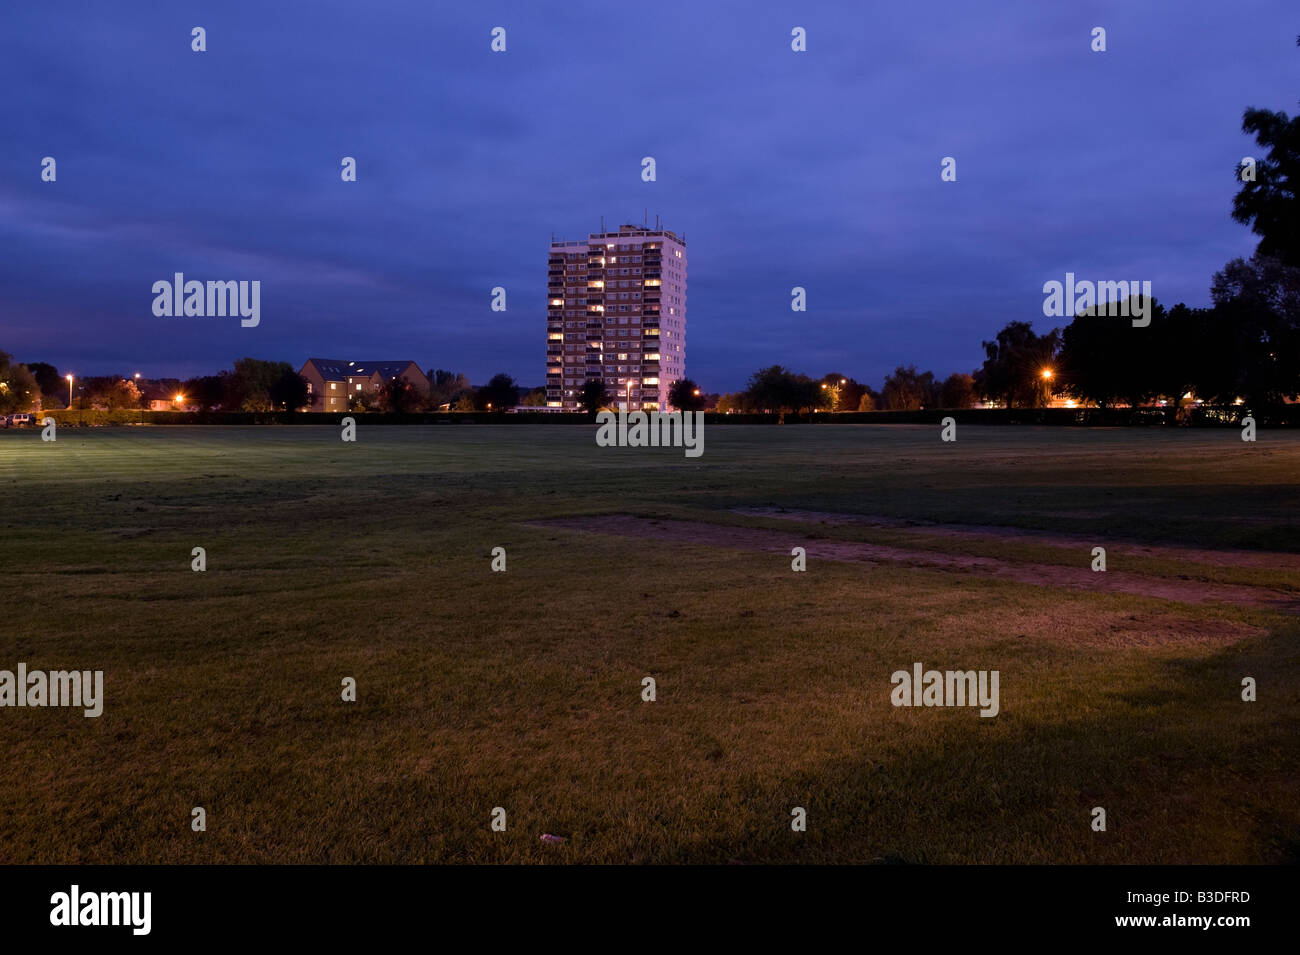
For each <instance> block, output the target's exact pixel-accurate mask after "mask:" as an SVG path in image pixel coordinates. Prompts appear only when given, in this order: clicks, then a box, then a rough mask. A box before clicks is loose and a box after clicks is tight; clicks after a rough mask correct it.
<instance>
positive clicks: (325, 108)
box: [0, 0, 1300, 391]
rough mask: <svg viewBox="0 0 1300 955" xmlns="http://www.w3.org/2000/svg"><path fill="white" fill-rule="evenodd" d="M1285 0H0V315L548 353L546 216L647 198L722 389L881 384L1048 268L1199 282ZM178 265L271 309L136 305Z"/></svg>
mask: <svg viewBox="0 0 1300 955" xmlns="http://www.w3.org/2000/svg"><path fill="white" fill-rule="evenodd" d="M119 7H121V9H119ZM1298 12H1300V10H1297V7H1296V4H1295V3H1294V0H1285V2H1284V0H1276V2H1250V0H1246V2H1242V3H1225V2H1223V0H1180V2H1172V0H1171V2H1164V3H1142V2H1134V0H1124V2H1114V3H1092V2H1071V3H1068V4H1056V3H1045V2H1043V0H1011V2H1006V0H1002V2H992V3H987V4H986V3H972V2H970V0H945V2H910V3H896V4H877V3H871V4H866V3H853V4H850V3H846V2H843V0H841V2H838V3H815V2H807V0H800V2H786V3H770V2H743V3H740V2H737V3H718V2H712V0H708V2H706V0H688V2H660V0H655V2H652V3H634V2H604V3H587V2H569V3H564V4H558V3H541V2H537V0H532V2H527V3H491V2H487V3H459V4H451V3H431V2H429V0H411V2H391V0H389V2H380V0H375V2H369V3H363V2H357V3H351V2H348V3H344V2H337V0H313V2H311V3H282V2H272V0H258V2H253V3H248V2H242V0H223V2H221V3H215V2H214V3H187V2H166V3H163V2H158V3H144V2H133V3H127V4H122V5H118V4H109V3H104V2H95V3H76V4H74V3H62V2H58V0H50V2H42V3H18V2H14V3H6V4H4V7H3V11H2V12H0V82H2V83H3V89H4V95H3V96H2V97H0V120H2V125H3V136H2V137H0V349H3V350H5V351H8V352H11V353H13V354H15V355H16V356H17V358H18V359H19V360H23V361H42V360H43V361H49V362H52V363H53V364H55V365H57V366H58V367H59V369H60V370H61V371H64V372H67V371H72V372H75V373H77V374H80V375H89V374H109V373H122V374H131V373H133V372H136V371H139V372H141V373H143V374H145V375H146V376H162V375H175V376H179V377H186V376H188V375H192V374H201V373H211V372H215V371H216V370H218V369H220V368H225V367H229V366H230V364H231V363H232V362H233V360H234V359H236V358H239V357H242V356H244V355H252V356H255V357H259V358H268V359H276V360H284V361H289V362H292V363H293V364H294V365H295V367H296V366H298V365H299V364H301V363H302V361H303V360H304V359H306V358H307V357H308V356H327V357H338V358H358V359H406V358H410V359H413V360H415V361H416V362H418V363H419V364H420V366H421V367H422V368H426V369H427V368H429V367H431V366H432V367H440V368H449V369H454V370H457V371H462V372H465V373H466V374H468V375H469V376H470V378H471V379H472V380H473V381H475V382H476V383H482V382H484V381H486V380H487V378H488V377H490V376H491V375H492V374H493V373H495V372H498V371H505V372H507V373H509V374H511V375H513V376H515V377H516V378H517V379H518V380H519V381H520V382H521V383H522V384H525V385H530V386H534V385H540V384H542V383H543V381H544V380H545V370H544V353H545V343H544V338H545V308H546V256H547V246H548V243H549V241H550V239H551V236H552V233H554V234H556V235H557V236H560V237H566V238H569V239H579V238H585V236H586V235H587V233H588V232H591V231H596V230H597V229H598V228H599V226H600V217H601V216H602V215H603V216H604V217H605V224H606V226H607V227H611V228H613V227H616V226H617V225H618V224H619V223H622V222H638V223H639V222H641V221H642V220H643V218H644V217H645V216H646V210H648V215H649V221H650V223H651V224H653V222H654V218H655V216H656V215H659V216H660V217H661V219H662V221H663V223H664V224H665V225H666V226H667V227H668V228H671V229H674V230H675V231H677V232H678V233H679V234H682V233H684V234H685V238H686V242H687V249H688V259H689V274H688V282H689V290H688V299H687V320H688V329H687V345H688V358H687V373H688V374H689V375H690V376H691V377H693V378H695V379H697V380H698V381H699V382H700V383H701V385H703V386H704V387H705V388H706V389H708V390H711V391H730V390H735V389H738V388H740V387H742V386H743V385H744V382H745V379H746V378H747V377H748V375H749V374H750V372H752V371H753V370H754V369H756V368H757V367H759V366H760V365H765V364H772V363H777V362H779V363H782V364H785V365H788V366H790V367H792V368H793V369H794V370H796V371H802V372H805V373H808V374H812V375H817V376H820V375H821V374H823V373H825V372H828V371H832V370H834V371H838V372H841V373H846V374H852V375H854V376H855V377H858V378H859V379H861V380H863V381H866V382H868V383H870V384H872V385H875V386H879V383H880V379H881V378H882V377H883V376H884V374H885V373H887V372H888V371H889V370H891V369H892V368H893V367H894V366H895V365H898V364H900V363H904V364H905V363H915V364H917V365H918V366H919V367H920V368H921V369H922V370H925V369H931V370H933V371H935V372H936V373H937V374H939V375H941V376H943V375H947V374H949V373H950V372H953V371H970V370H971V369H972V368H974V367H975V366H976V365H978V364H979V362H980V361H981V360H982V357H983V354H982V350H981V348H980V342H981V340H982V339H985V338H991V337H992V336H993V335H994V334H995V333H996V331H997V330H998V329H999V328H1000V327H1001V326H1002V325H1003V324H1005V323H1006V322H1008V321H1011V320H1015V319H1022V320H1029V321H1033V322H1034V327H1035V328H1036V329H1037V330H1039V331H1043V330H1046V329H1047V328H1049V327H1051V324H1052V323H1051V322H1050V321H1049V320H1048V319H1046V318H1044V317H1043V315H1042V311H1041V306H1042V301H1043V293H1042V285H1043V283H1044V282H1045V281H1048V280H1050V279H1058V280H1061V279H1063V278H1064V274H1065V272H1066V271H1067V270H1069V271H1073V272H1075V273H1076V274H1077V275H1078V276H1079V277H1080V278H1090V279H1129V280H1149V281H1151V282H1152V283H1153V290H1154V293H1155V295H1156V297H1157V298H1158V299H1159V300H1160V301H1162V302H1164V303H1165V304H1167V305H1169V304H1173V303H1174V302H1177V301H1185V302H1187V303H1188V304H1189V305H1200V304H1205V303H1206V302H1207V301H1208V297H1209V295H1208V290H1209V284H1210V280H1211V276H1212V274H1213V272H1214V271H1215V270H1216V269H1218V268H1220V267H1222V265H1223V264H1224V263H1225V262H1226V261H1228V260H1229V259H1231V258H1234V257H1236V256H1241V255H1249V254H1250V252H1251V251H1252V250H1253V248H1254V245H1255V241H1256V240H1255V238H1254V237H1253V236H1252V235H1251V233H1250V232H1249V230H1248V229H1247V228H1246V227H1244V226H1241V225H1238V224H1236V223H1234V222H1233V221H1232V220H1231V218H1230V216H1229V213H1230V208H1231V200H1232V196H1233V194H1234V192H1235V185H1234V182H1233V168H1234V166H1235V164H1236V163H1237V162H1238V161H1239V160H1240V159H1241V158H1242V157H1243V156H1246V155H1258V152H1257V147H1255V144H1254V143H1253V141H1252V140H1251V139H1250V138H1249V137H1247V136H1246V135H1244V134H1243V133H1241V132H1240V126H1241V115H1242V112H1243V110H1244V109H1245V108H1246V107H1248V106H1258V107H1265V108H1269V109H1274V110H1284V111H1286V112H1288V113H1292V112H1294V111H1295V109H1296V108H1297V103H1296V101H1297V98H1298V96H1300V50H1297V48H1296V45H1295V43H1296V41H1295V37H1296V34H1297V33H1300V16H1297V13H1298ZM195 26H202V27H204V28H205V29H206V30H207V52H204V53H195V52H192V51H191V49H190V42H191V37H190V30H191V28H192V27H195ZM496 26H502V27H505V29H506V31H507V51H506V52H505V53H493V52H492V51H491V50H490V41H491V35H490V33H491V30H492V28H493V27H496ZM795 26H802V27H805V28H806V29H807V31H808V52H806V53H794V52H792V51H791V49H790V39H791V37H790V31H791V28H792V27H795ZM1094 26H1102V27H1105V28H1106V31H1107V46H1108V51H1107V52H1105V53H1094V52H1092V50H1091V49H1090V42H1091V38H1090V31H1091V29H1092V28H1093V27H1094ZM45 156H53V157H54V158H55V159H56V160H57V163H58V167H57V168H58V180H57V182H55V183H44V182H42V181H41V179H40V172H41V165H40V164H41V160H42V158H43V157H45ZM344 156H354V157H356V159H357V170H358V181H357V182H355V183H344V182H342V181H341V180H340V175H339V173H340V160H341V158H342V157H344ZM643 156H653V157H655V159H656V161H657V164H658V181H657V182H653V183H646V182H643V181H642V180H641V158H642V157H643ZM944 156H953V157H955V158H956V160H957V176H958V178H957V182H955V183H945V182H941V181H940V176H939V173H940V160H941V158H942V157H944ZM178 271H179V272H184V273H185V274H186V277H187V278H196V279H200V280H207V279H214V280H227V279H249V280H252V279H257V280H260V281H261V283H262V301H261V306H262V315H261V324H260V325H259V326H258V327H257V328H241V327H240V323H239V321H238V319H230V318H179V319H178V318H157V317H155V316H154V315H153V312H152V309H151V305H152V301H153V294H152V292H151V286H152V285H153V283H154V282H155V281H158V280H160V279H171V277H172V273H174V272H178ZM498 285H499V286H504V287H505V288H506V290H507V296H508V310H507V311H506V312H505V313H499V312H493V311H492V310H491V308H490V304H491V289H492V288H493V287H494V286H498ZM796 285H801V286H804V287H805V288H807V290H808V311H807V312H805V313H794V312H792V311H791V310H790V289H791V288H792V287H793V286H796Z"/></svg>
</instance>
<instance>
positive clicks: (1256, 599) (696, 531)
mask: <svg viewBox="0 0 1300 955" xmlns="http://www.w3.org/2000/svg"><path fill="white" fill-rule="evenodd" d="M787 513H790V512H787ZM530 523H531V525H532V526H535V527H556V528H563V529H566V530H575V531H586V532H588V533H593V534H609V535H614V536H619V537H635V538H647V539H651V540H661V541H669V542H675V543H682V544H704V545H706V546H709V547H724V548H729V549H733V550H748V551H761V552H764V553H773V554H778V553H779V554H782V555H783V556H785V557H789V555H790V549H791V548H792V547H795V546H798V547H802V548H804V550H805V551H806V552H807V555H808V559H809V560H810V561H816V560H834V561H842V562H849V563H872V564H880V563H892V564H903V565H907V566H913V567H926V568H932V569H937V570H947V571H955V572H961V573H968V574H977V575H980V576H985V577H990V578H994V579H997V580H1009V581H1013V582H1015V583H1020V584H1031V585H1034V586H1039V587H1066V588H1069V589H1072V590H1087V591H1092V592H1094V593H1095V592H1098V591H1100V592H1102V593H1121V594H1134V595H1137V596H1141V597H1155V598H1158V599H1161V600H1172V601H1176V602H1178V603H1186V604H1203V603H1216V602H1217V603H1228V604H1235V605H1237V606H1245V607H1259V608H1264V609H1270V610H1280V611H1282V612H1284V613H1293V614H1300V594H1293V593H1284V592H1282V591H1277V590H1272V589H1269V588H1264V587H1248V586H1244V585H1240V584H1217V583H1208V582H1204V581H1196V580H1181V579H1169V578H1162V577H1147V576H1143V575H1140V574H1133V573H1127V572H1124V571H1107V572H1105V573H1094V572H1093V571H1092V570H1090V569H1089V568H1088V567H1077V568H1076V567H1062V566H1059V565H1055V564H1027V563H1012V562H1009V561H1004V560H999V559H997V558H993V557H976V556H971V555H968V554H947V553H943V552H941V551H932V550H921V549H910V548H903V547H892V546H888V545H884V544H869V543H865V542H861V541H842V540H829V539H826V538H818V537H814V536H811V535H809V534H807V533H801V532H793V533H785V532H783V531H777V530H768V529H763V528H754V527H729V526H726V525H722V524H705V523H697V522H693V521H678V520H656V519H653V518H645V517H633V516H631V515H628V514H608V515H599V516H592V517H573V518H560V519H556V520H548V521H534V522H530Z"/></svg>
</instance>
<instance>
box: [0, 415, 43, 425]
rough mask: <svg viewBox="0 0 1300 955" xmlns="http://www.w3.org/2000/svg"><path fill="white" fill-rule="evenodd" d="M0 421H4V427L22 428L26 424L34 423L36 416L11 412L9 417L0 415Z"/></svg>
mask: <svg viewBox="0 0 1300 955" xmlns="http://www.w3.org/2000/svg"><path fill="white" fill-rule="evenodd" d="M0 421H3V422H4V426H5V427H6V428H22V427H25V426H27V425H33V424H35V423H36V416H35V415H30V414H11V415H9V417H7V418H6V417H4V416H3V415H0Z"/></svg>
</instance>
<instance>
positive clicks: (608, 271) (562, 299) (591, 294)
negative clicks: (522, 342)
mask: <svg viewBox="0 0 1300 955" xmlns="http://www.w3.org/2000/svg"><path fill="white" fill-rule="evenodd" d="M685 375H686V242H685V240H684V239H680V238H678V237H677V235H676V234H674V233H673V232H670V231H669V230H667V229H660V228H653V229H652V228H648V227H645V226H636V225H623V226H619V228H618V231H617V232H593V233H592V234H591V235H589V236H588V237H587V239H586V240H585V241H584V240H578V241H574V242H552V243H551V252H550V257H549V258H548V260H547V307H546V404H547V406H548V407H551V408H562V409H564V410H566V411H570V410H578V409H579V408H581V404H580V403H579V402H580V399H581V397H582V386H583V384H584V383H585V382H587V381H588V380H590V379H601V380H603V381H604V382H605V390H606V393H607V394H608V395H609V401H610V403H611V405H612V406H614V407H616V408H623V409H626V410H629V411H637V410H643V411H670V410H672V408H671V407H670V405H669V402H668V389H669V388H671V387H672V384H673V382H675V381H677V380H678V379H679V378H683V377H685Z"/></svg>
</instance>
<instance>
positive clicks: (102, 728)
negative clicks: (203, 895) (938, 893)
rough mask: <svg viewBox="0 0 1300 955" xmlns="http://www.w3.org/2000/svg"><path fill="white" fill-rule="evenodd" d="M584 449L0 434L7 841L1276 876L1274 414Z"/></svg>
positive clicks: (1289, 502)
mask: <svg viewBox="0 0 1300 955" xmlns="http://www.w3.org/2000/svg"><path fill="white" fill-rule="evenodd" d="M593 433H594V426H593V428H592V429H587V428H583V427H556V426H549V427H548V426H514V427H508V426H488V425H481V424H480V425H448V426H430V427H387V428H385V427H369V428H367V427H366V426H365V425H364V424H363V425H362V427H361V431H360V436H359V440H358V442H357V443H356V444H354V445H348V444H344V443H343V442H341V441H340V440H339V436H338V432H337V431H336V430H335V429H333V428H329V427H314V428H313V427H266V428H260V429H257V428H246V429H240V428H230V429H224V428H114V429H102V430H84V431H78V430H72V429H66V430H63V431H61V432H60V434H59V438H58V441H57V442H55V443H54V444H48V443H42V441H41V440H40V436H39V432H36V431H25V432H16V431H9V432H0V615H2V617H3V619H2V621H0V669H9V670H13V669H15V667H16V665H17V664H18V663H19V662H20V661H21V662H25V663H26V664H27V665H28V667H29V668H30V669H38V668H39V669H50V670H52V669H64V668H67V669H74V668H75V669H92V670H94V669H98V670H103V671H104V683H105V696H106V701H105V704H104V713H103V715H102V716H101V717H99V718H98V719H87V718H84V717H83V716H82V715H81V711H80V710H69V709H53V708H46V709H34V708H23V709H17V708H4V709H0V752H3V754H4V755H3V757H2V758H3V767H4V770H3V772H2V773H0V863H34V862H41V863H78V862H80V863H84V862H96V863H107V862H183V863H202V862H227V863H228V862H413V863H420V862H624V861H627V862H728V861H739V862H844V863H850V862H900V861H901V862H915V863H976V862H988V863H1175V862H1178V863H1228V862H1260V863H1274V862H1295V861H1300V758H1298V757H1300V742H1298V740H1300V679H1298V677H1300V614H1298V613H1297V607H1298V606H1300V493H1298V491H1300V487H1298V482H1300V433H1297V432H1267V431H1266V432H1261V434H1260V437H1259V441H1258V442H1257V443H1255V444H1247V443H1243V442H1242V441H1241V440H1240V439H1239V437H1238V434H1237V433H1236V432H1235V431H1234V430H1223V431H1208V430H1198V431H1185V430H1164V429H1159V430H1144V429H1134V430H1084V429H1066V428H1061V429H1034V428H994V427H975V426H971V427H965V428H963V429H962V430H961V432H960V434H959V437H958V441H957V442H956V443H954V444H943V443H941V442H940V441H939V436H938V429H937V428H931V427H909V426H883V427H882V426H857V425H844V426H839V425H836V426H806V425H805V426H784V427H778V426H751V427H725V426H717V427H713V426H710V427H709V428H708V430H707V432H706V443H705V453H704V455H703V457H700V458H696V459H688V458H686V457H684V455H683V454H682V451H681V450H680V449H626V448H623V449H617V448H598V447H596V446H595V442H594V439H593ZM616 515H621V516H619V517H616ZM596 518H600V519H599V520H597V519H596ZM1089 542H1091V546H1102V547H1105V548H1106V549H1107V558H1108V568H1107V571H1106V573H1105V574H1100V573H1096V574H1095V573H1093V572H1092V571H1091V570H1090V569H1089V564H1090V562H1091V559H1092V558H1091V553H1090V551H1091V547H1090V546H1087V545H1088V544H1089ZM200 546H201V547H204V548H206V550H207V560H208V569H207V571H206V572H204V573H195V572H193V571H191V569H190V561H191V557H190V554H191V550H192V548H194V547H200ZM497 546H500V547H504V548H505V550H506V553H507V568H508V569H507V571H506V573H493V572H491V570H490V563H491V559H490V556H489V554H490V552H491V550H492V548H494V547H497ZM795 546H801V547H804V548H806V550H807V555H808V569H807V571H806V572H804V573H795V572H792V570H791V558H790V549H791V548H792V547H795ZM882 555H883V556H882ZM1103 581H1104V583H1103ZM1112 588H1121V589H1112ZM916 661H920V662H922V663H923V664H924V665H925V666H926V667H927V668H928V667H934V668H936V669H941V670H942V669H963V670H964V669H988V670H998V671H999V672H1000V675H1001V701H1000V705H1001V712H1000V713H999V715H998V716H996V717H995V718H991V719H986V718H981V717H980V716H979V714H978V712H977V711H976V710H973V709H969V708H904V707H894V706H892V705H891V703H890V692H891V690H892V686H891V684H890V674H891V673H892V672H893V671H895V670H899V669H910V667H911V665H912V664H913V662H916ZM646 676H651V677H653V678H654V679H655V680H656V681H657V700H656V701H655V702H643V701H642V699H641V690H642V679H643V678H644V677H646ZM1246 676H1251V677H1254V678H1255V679H1256V680H1257V681H1258V693H1259V699H1258V701H1257V702H1253V703H1246V702H1243V701H1242V700H1241V681H1242V678H1243V677H1246ZM345 677H353V678H355V680H356V681H357V696H358V698H357V701H356V702H355V703H349V702H344V701H343V700H342V699H341V681H342V680H343V678H345ZM196 806H202V807H204V808H205V810H206V812H207V831H206V832H194V831H192V830H191V827H190V819H191V809H192V807H196ZM498 806H499V807H503V808H504V809H506V812H507V821H508V827H507V829H506V831H505V832H494V831H492V829H491V828H490V825H489V824H490V820H491V814H492V810H493V808H494V807H498ZM1096 806H1101V807H1104V808H1105V810H1106V813H1107V831H1105V832H1095V831H1093V829H1092V828H1091V825H1090V823H1091V821H1092V817H1091V811H1092V809H1093V807H1096ZM793 807H804V808H805V809H806V810H807V813H808V827H807V831H806V832H794V831H792V829H791V825H790V820H791V809H792V808H793ZM542 833H554V834H558V835H562V836H565V837H567V840H568V841H567V842H566V843H565V844H563V845H546V844H542V843H540V842H539V836H540V835H541V834H542Z"/></svg>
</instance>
